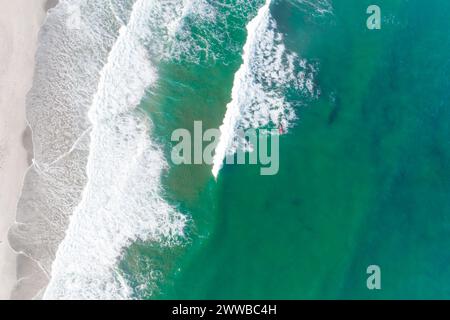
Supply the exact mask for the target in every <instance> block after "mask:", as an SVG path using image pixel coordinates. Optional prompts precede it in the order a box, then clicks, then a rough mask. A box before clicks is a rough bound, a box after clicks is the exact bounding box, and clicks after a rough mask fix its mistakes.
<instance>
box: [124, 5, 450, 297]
mask: <svg viewBox="0 0 450 320" xmlns="http://www.w3.org/2000/svg"><path fill="white" fill-rule="evenodd" d="M231 2H232V1H231ZM259 3H261V2H259ZM373 3H374V1H371V0H367V1H366V0H336V1H333V15H327V16H324V17H313V16H312V14H311V12H309V11H307V10H306V11H305V10H300V9H299V8H298V7H296V6H293V5H292V2H289V1H277V2H275V4H273V5H272V8H271V11H272V14H273V16H274V17H275V19H276V21H277V23H278V27H279V30H280V31H282V32H283V34H284V35H285V40H286V46H287V47H288V48H289V49H290V50H292V51H295V52H297V53H298V54H299V55H300V56H301V57H305V58H307V59H309V60H310V61H315V62H317V63H318V65H319V69H320V70H319V73H318V76H317V79H316V82H317V85H318V87H319V88H320V90H321V95H320V97H319V98H318V99H316V100H314V101H311V102H309V103H308V106H306V107H302V108H298V109H297V113H298V115H299V118H300V119H299V120H297V122H296V126H295V128H294V129H292V130H291V131H289V133H288V134H287V135H284V136H282V137H281V139H280V148H281V150H280V171H279V174H278V175H275V176H260V175H259V168H258V167H256V166H225V167H224V169H223V170H222V171H221V173H220V176H219V179H218V181H217V182H216V181H214V179H213V178H212V175H211V167H209V166H178V167H177V166H173V165H171V167H170V170H168V173H167V175H166V176H165V177H164V186H165V190H166V197H167V199H168V200H169V201H170V202H171V203H173V204H174V205H176V206H177V207H178V208H179V209H180V210H181V211H183V212H185V213H186V214H187V215H188V217H189V218H190V222H189V226H188V228H187V235H188V240H184V241H182V245H179V246H175V247H170V248H169V247H166V248H164V247H163V248H162V247H160V246H159V245H158V244H148V243H147V244H136V245H135V246H133V247H132V248H131V249H130V250H129V251H128V253H127V255H126V258H125V260H124V262H123V269H124V270H125V271H126V272H127V273H128V274H130V279H132V281H135V283H136V285H137V284H138V283H141V284H142V283H143V282H150V281H156V286H155V287H151V288H149V289H146V290H143V291H142V292H141V293H142V296H143V297H146V298H155V299H169V298H181V299H197V298H201V299H204V298H208V299H216V298H224V299H231V298H255V299H256V298H275V299H278V298H286V299H299V298H302V299H315V298H325V299H335V298H351V299H352V298H363V299H378V298H395V299H399V298H450V268H449V267H448V266H449V265H450V196H449V195H450V168H449V163H450V162H449V161H450V125H449V124H450V102H449V98H450V80H449V74H450V54H449V49H450V33H449V29H450V19H449V16H450V2H449V3H447V2H446V1H442V0H432V1H423V0H410V1H406V0H403V1H402V0H378V1H376V4H377V5H379V6H380V7H381V10H382V17H383V22H382V29H381V30H373V31H370V30H368V29H367V28H366V19H367V17H368V15H367V14H366V8H367V7H368V6H369V5H370V4H373ZM255 14H256V10H253V9H252V10H250V9H249V12H248V17H247V18H245V19H244V18H242V17H241V18H236V17H233V15H230V18H229V19H230V24H231V23H233V24H235V28H234V29H233V33H232V34H231V35H230V36H231V40H230V42H233V43H237V44H239V45H238V46H237V47H238V48H241V47H242V46H243V44H244V42H245V37H246V33H245V29H244V27H245V25H246V23H247V22H248V20H249V19H251V18H252V17H253V16H254V15H255ZM213 49H214V48H213ZM223 49H224V48H218V49H217V50H220V51H221V52H222V51H223ZM225 49H226V48H225ZM225 52H226V50H225ZM240 59H241V52H240V51H239V50H230V52H228V53H227V55H226V56H225V58H224V59H222V60H220V61H216V62H214V61H203V62H202V63H200V64H193V63H187V62H186V63H183V61H179V62H168V63H166V64H164V65H162V66H161V68H160V69H161V71H160V79H161V80H160V83H159V86H158V88H156V89H155V90H154V91H153V92H152V93H151V94H150V95H149V99H148V101H147V102H146V109H147V110H148V111H149V114H150V115H151V117H152V119H153V121H154V123H155V126H156V129H155V135H156V136H157V137H159V139H160V140H161V141H160V142H161V144H162V145H165V146H166V155H167V157H168V159H169V155H170V143H169V139H170V133H171V132H172V130H174V129H176V128H188V129H191V128H192V127H193V121H194V120H203V123H204V126H205V127H218V126H219V125H220V124H221V122H222V119H223V116H224V114H225V106H226V104H227V103H228V102H229V100H230V96H231V88H232V85H233V78H234V73H235V72H236V71H237V69H238V68H239V65H240V64H241V60H240ZM224 61H226V63H224ZM372 264H375V265H379V266H380V267H381V279H382V280H381V281H382V289H381V290H379V291H370V290H368V289H367V287H366V279H367V274H366V268H367V267H368V266H369V265H372ZM150 270H158V271H160V273H158V274H157V275H156V276H155V275H154V274H152V277H150V275H149V273H150ZM153 289H154V290H153Z"/></svg>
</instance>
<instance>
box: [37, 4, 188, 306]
mask: <svg viewBox="0 0 450 320" xmlns="http://www.w3.org/2000/svg"><path fill="white" fill-rule="evenodd" d="M153 4H154V1H148V0H138V1H137V2H136V3H135V4H134V7H133V10H132V13H131V17H130V21H129V23H128V25H127V26H124V27H122V28H121V30H120V33H119V37H118V38H117V41H116V43H115V44H114V46H113V48H112V50H111V52H110V54H109V57H108V61H107V63H106V65H105V66H104V68H103V70H102V71H101V75H100V81H99V85H98V90H97V93H96V95H95V97H94V101H93V104H92V106H91V108H90V111H89V119H90V122H91V123H92V132H91V144H90V154H89V159H88V164H87V177H88V182H87V185H86V187H85V190H84V191H83V197H82V200H81V202H80V203H79V205H78V206H77V208H76V209H75V211H74V213H73V215H72V217H71V218H70V223H69V228H68V230H67V232H66V237H65V238H64V240H63V241H62V242H61V244H60V246H59V248H58V251H57V254H56V258H55V261H54V263H53V265H52V274H51V280H50V283H49V285H48V287H47V290H46V292H45V294H44V298H46V299H127V298H130V297H132V289H131V288H129V287H128V284H127V282H126V281H125V279H124V278H123V276H122V275H121V274H120V272H118V271H117V269H116V268H117V263H118V261H119V259H120V256H121V254H122V251H123V249H124V247H126V246H127V245H129V244H131V243H132V242H133V241H135V240H136V239H138V238H139V239H142V240H144V241H146V240H157V241H169V242H170V241H175V240H174V239H175V238H177V237H178V236H181V235H182V234H183V228H184V225H185V218H184V216H182V215H181V214H179V213H177V212H176V211H175V209H174V208H172V207H171V206H170V205H168V204H167V203H166V202H165V201H164V200H163V199H162V198H161V196H160V194H161V190H160V185H161V182H160V177H161V173H162V171H163V170H164V169H165V167H166V164H165V160H164V157H163V153H162V151H161V150H160V149H159V147H158V146H157V145H156V144H154V143H153V142H152V141H151V138H150V132H151V123H150V121H149V119H148V117H147V116H146V115H144V114H143V113H141V112H139V111H138V110H137V109H136V107H137V105H138V104H139V102H140V100H141V99H142V97H143V96H144V94H145V90H146V88H148V87H149V86H150V85H152V84H153V83H154V82H155V81H156V79H157V75H156V71H155V69H154V68H153V67H152V66H151V64H150V61H149V59H148V57H147V52H146V49H145V48H144V47H143V44H142V43H143V42H144V40H145V39H146V37H147V34H146V32H147V31H146V30H148V24H149V23H150V22H151V21H148V18H149V16H150V15H149V13H150V12H151V11H152V10H153V9H154V6H153Z"/></svg>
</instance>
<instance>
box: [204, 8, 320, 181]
mask: <svg viewBox="0 0 450 320" xmlns="http://www.w3.org/2000/svg"><path fill="white" fill-rule="evenodd" d="M271 3H272V0H266V2H265V4H264V5H263V6H262V7H261V8H260V9H259V11H258V14H257V16H256V17H255V18H253V20H251V21H250V22H249V24H248V25H247V40H246V43H245V45H244V48H243V55H242V64H241V66H240V68H239V70H238V71H237V72H236V74H235V77H234V83H233V89H232V94H231V102H230V103H229V104H228V105H227V108H226V113H225V118H224V120H223V124H222V126H221V127H220V131H221V137H220V140H219V143H218V145H217V147H216V150H215V155H214V164H213V168H212V173H213V175H214V177H216V178H217V176H218V174H219V171H220V169H221V168H222V165H223V161H224V159H225V157H226V156H227V155H229V154H233V153H235V152H236V150H237V148H239V147H242V145H244V144H245V142H244V141H240V140H238V138H237V135H236V130H237V129H238V128H239V129H241V130H247V129H249V128H253V129H257V128H262V127H275V128H277V127H280V126H282V127H283V131H284V132H287V130H288V128H289V127H290V126H291V125H292V122H293V120H294V119H296V114H295V111H294V108H293V106H292V105H291V103H289V101H288V100H287V99H286V93H287V91H288V90H289V89H290V88H291V89H295V90H297V92H298V93H305V94H309V95H315V94H316V89H315V87H314V82H313V77H314V72H315V70H314V67H313V66H312V65H310V64H308V63H307V61H306V60H304V59H300V58H299V57H298V56H297V55H296V54H295V53H291V52H288V50H287V49H286V48H285V45H284V43H283V35H282V34H281V33H279V32H278V31H277V25H276V22H275V20H274V19H273V18H272V16H271V13H270V6H271Z"/></svg>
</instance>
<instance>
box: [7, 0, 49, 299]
mask: <svg viewBox="0 0 450 320" xmlns="http://www.w3.org/2000/svg"><path fill="white" fill-rule="evenodd" d="M0 6H1V8H2V9H1V10H0V61H1V62H0V299H9V298H10V295H11V290H12V289H13V287H14V285H15V283H16V281H17V279H16V268H17V261H16V260H17V259H16V254H15V253H14V252H13V251H12V250H11V248H10V247H9V244H8V240H7V233H8V229H9V227H10V226H11V224H12V223H13V222H14V220H15V213H16V206H17V201H18V199H19V196H20V192H21V188H22V183H23V178H24V175H25V171H26V169H27V167H28V163H29V161H30V158H31V157H30V154H29V152H27V150H26V148H25V147H24V142H25V145H29V144H30V134H29V132H27V130H26V128H27V127H26V118H25V100H26V94H27V92H28V91H29V89H30V87H31V85H32V79H33V69H34V54H35V51H36V46H37V39H38V32H39V29H40V26H41V24H42V22H43V20H44V19H45V15H46V9H47V6H48V3H47V0H14V1H10V0H0ZM24 140H25V141H24Z"/></svg>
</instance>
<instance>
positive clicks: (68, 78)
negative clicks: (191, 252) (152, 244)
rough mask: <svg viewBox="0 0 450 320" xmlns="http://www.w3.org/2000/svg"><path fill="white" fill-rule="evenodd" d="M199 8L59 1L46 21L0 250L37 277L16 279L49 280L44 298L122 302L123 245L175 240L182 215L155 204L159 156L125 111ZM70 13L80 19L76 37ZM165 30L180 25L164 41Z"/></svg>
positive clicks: (169, 0) (143, 122) (141, 124)
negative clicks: (23, 157)
mask: <svg viewBox="0 0 450 320" xmlns="http://www.w3.org/2000/svg"><path fill="white" fill-rule="evenodd" d="M193 3H196V5H194V4H193ZM202 3H203V0H189V1H188V0H145V1H143V0H140V1H139V2H137V1H135V0H61V1H60V2H59V4H58V6H57V7H56V8H54V9H52V11H51V12H50V14H49V16H48V18H47V21H46V23H45V25H44V26H43V28H42V31H41V35H40V45H39V49H38V52H37V59H36V61H37V66H36V74H35V78H34V83H33V88H32V90H31V91H30V94H29V96H28V101H27V117H28V121H29V123H30V126H31V128H32V131H33V144H34V151H35V154H34V163H33V165H32V167H31V168H30V169H29V171H28V173H27V176H26V178H25V182H24V188H23V192H22V196H21V200H20V202H19V205H18V211H17V223H16V224H15V225H14V226H13V227H12V228H11V230H10V233H9V240H10V243H11V246H12V247H13V248H14V249H15V250H16V251H18V252H21V253H23V254H24V255H26V256H27V257H29V258H30V259H29V260H27V261H31V262H32V263H35V266H34V267H33V268H32V270H41V272H40V273H39V274H37V273H36V272H33V273H23V274H22V273H21V274H19V277H21V278H25V277H26V278H27V279H28V280H29V281H27V282H29V283H32V282H33V278H36V279H42V278H51V279H52V282H51V284H50V286H49V287H48V290H47V291H46V294H45V297H47V298H63V297H70V298H87V297H91V298H124V297H129V295H130V291H129V288H127V285H126V283H125V282H124V280H123V279H122V278H121V277H120V276H119V275H118V273H117V271H116V267H117V266H116V264H117V262H118V259H119V258H120V255H121V253H122V251H123V249H124V247H126V246H127V245H128V244H129V243H130V242H131V241H133V240H135V239H137V238H140V239H144V240H146V239H149V240H158V241H170V240H171V239H173V238H174V237H175V236H176V235H180V234H181V233H182V229H183V225H184V217H183V216H181V215H179V214H178V213H176V212H175V211H174V209H173V208H171V207H170V206H169V205H168V204H167V203H166V202H164V200H163V199H162V198H161V193H162V192H161V190H160V188H161V186H160V180H159V179H160V175H161V172H162V171H163V170H164V168H165V162H164V158H163V156H162V152H161V150H160V149H159V147H158V146H157V145H156V144H154V143H153V142H152V140H151V136H150V133H151V123H150V121H149V119H148V118H147V116H145V115H144V114H143V113H141V112H139V111H137V110H136V106H137V105H138V104H139V102H140V101H141V99H142V97H143V95H144V94H145V88H146V87H147V86H148V85H150V84H151V83H154V81H155V80H156V76H157V75H156V70H155V69H154V68H153V67H151V65H152V64H151V63H150V62H149V59H150V60H152V62H158V61H159V60H161V59H164V58H166V57H167V56H168V55H169V52H170V51H171V50H172V48H173V47H174V46H176V41H177V39H176V38H177V35H178V34H179V33H181V32H182V31H181V29H182V27H181V26H182V25H183V17H188V16H190V15H193V14H195V15H196V16H197V17H203V16H204V17H205V18H207V15H206V14H205V11H204V9H202V8H201V6H199V5H198V4H202ZM184 6H188V7H191V8H192V9H190V10H187V9H183V7H184ZM71 14H79V15H80V16H79V17H76V19H75V20H74V21H75V22H77V25H76V27H77V28H73V27H74V25H73V24H69V23H68V21H70V19H69V18H70V15H71ZM209 18H211V17H209ZM209 18H208V19H209ZM130 19H131V20H130ZM171 21H179V25H180V27H173V28H172V30H171V31H169V28H168V26H169V22H171ZM183 32H184V31H183ZM180 48H183V47H180ZM88 111H89V116H88ZM88 158H89V160H88ZM88 179H89V180H88ZM70 217H72V218H71V219H70V221H69V218H70ZM87 222H88V223H87ZM89 223H90V224H89ZM118 228H119V231H117V229H118ZM66 230H67V232H66ZM113 233H114V237H112V234H113ZM63 239H64V242H62V241H63ZM90 248H92V252H91V255H87V251H89V249H90ZM57 252H58V253H57ZM94 256H95V257H94ZM55 258H56V260H55ZM94 261H95V262H98V264H97V263H94ZM22 269H24V270H31V269H30V268H22ZM66 271H67V272H66ZM88 274H89V276H86V275H88ZM34 283H37V281H34ZM39 283H42V281H39ZM82 287H84V288H83V290H81V288H82ZM42 289H43V288H42V287H36V288H33V290H30V289H27V290H26V291H27V296H26V297H27V298H31V297H33V296H34V295H36V294H40V293H39V292H41V290H42ZM22 291H24V290H22Z"/></svg>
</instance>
